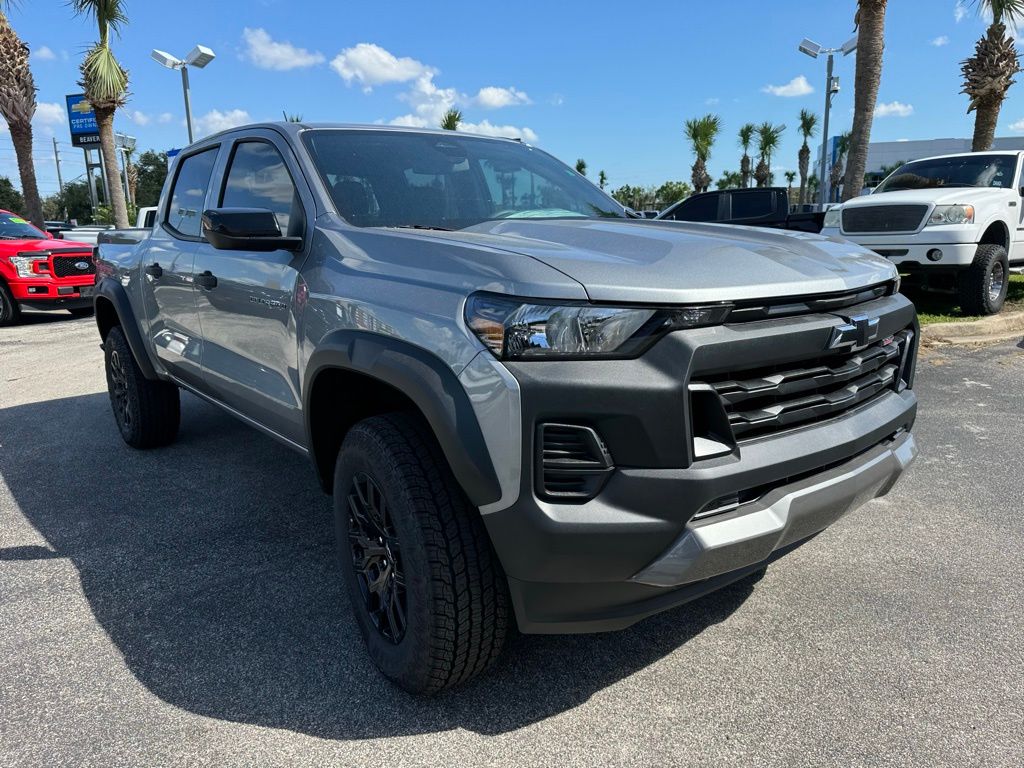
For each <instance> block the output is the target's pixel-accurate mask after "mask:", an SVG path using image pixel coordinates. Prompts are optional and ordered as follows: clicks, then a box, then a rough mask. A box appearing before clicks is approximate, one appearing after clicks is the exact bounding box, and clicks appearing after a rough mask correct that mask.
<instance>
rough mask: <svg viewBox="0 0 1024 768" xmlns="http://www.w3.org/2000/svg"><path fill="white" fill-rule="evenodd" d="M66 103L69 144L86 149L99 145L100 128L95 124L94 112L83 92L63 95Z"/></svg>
mask: <svg viewBox="0 0 1024 768" xmlns="http://www.w3.org/2000/svg"><path fill="white" fill-rule="evenodd" d="M64 99H65V101H67V105H68V125H69V126H70V127H71V144H72V145H73V146H76V147H84V148H86V149H89V148H96V149H99V147H100V128H99V126H98V125H97V124H96V113H95V112H93V111H92V105H91V104H90V103H89V101H88V99H86V98H85V94H82V93H74V94H71V95H69V96H65V97H64Z"/></svg>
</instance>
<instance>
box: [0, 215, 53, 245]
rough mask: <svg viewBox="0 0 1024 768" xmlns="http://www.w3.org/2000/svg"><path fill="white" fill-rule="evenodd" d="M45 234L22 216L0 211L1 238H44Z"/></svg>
mask: <svg viewBox="0 0 1024 768" xmlns="http://www.w3.org/2000/svg"><path fill="white" fill-rule="evenodd" d="M44 237H45V235H44V234H43V233H42V232H40V231H39V230H38V229H36V228H35V227H33V226H32V225H31V224H29V223H28V222H27V221H25V219H23V218H21V217H20V216H15V215H14V214H13V213H0V240H42V239H43V238H44Z"/></svg>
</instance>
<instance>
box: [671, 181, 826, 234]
mask: <svg viewBox="0 0 1024 768" xmlns="http://www.w3.org/2000/svg"><path fill="white" fill-rule="evenodd" d="M790 207H791V206H790V203H789V191H788V190H787V189H786V188H785V187H751V188H749V189H720V190H715V191H714V192H702V193H700V194H699V195H690V197H687V198H685V199H683V200H680V201H679V202H678V203H675V204H674V205H670V206H669V207H668V208H666V209H665V210H664V211H662V212H661V213H660V214H658V216H657V218H658V219H659V220H662V221H703V222H708V223H715V224H737V225H743V226H746V227H769V228H772V229H791V230H796V231H798V232H818V231H820V230H821V224H822V221H823V219H824V216H825V214H824V213H815V212H806V213H805V212H799V213H791V212H790Z"/></svg>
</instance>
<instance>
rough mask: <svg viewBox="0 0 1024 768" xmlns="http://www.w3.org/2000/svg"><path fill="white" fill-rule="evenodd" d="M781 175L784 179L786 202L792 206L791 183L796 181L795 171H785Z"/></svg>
mask: <svg viewBox="0 0 1024 768" xmlns="http://www.w3.org/2000/svg"><path fill="white" fill-rule="evenodd" d="M783 175H784V176H785V177H786V200H787V201H788V202H789V203H791V204H792V202H793V182H794V181H796V171H786V172H785V174H783Z"/></svg>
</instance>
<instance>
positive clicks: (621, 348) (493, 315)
mask: <svg viewBox="0 0 1024 768" xmlns="http://www.w3.org/2000/svg"><path fill="white" fill-rule="evenodd" d="M731 309H732V305H731V304H709V305H702V306H690V307H678V308H674V309H650V308H642V307H605V306H599V305H595V304H585V303H582V302H581V303H578V304H576V303H564V302H563V303H548V302H544V301H531V300H522V299H515V298H511V297H506V296H495V295H493V294H484V293H478V294H474V295H473V296H470V297H469V300H468V301H467V302H466V324H467V325H468V326H469V327H470V329H471V330H472V331H473V333H475V334H476V336H477V338H479V339H480V341H482V342H483V343H484V345H485V346H486V347H487V348H488V349H489V350H491V352H493V353H494V355H495V356H496V357H498V358H499V359H502V360H526V359H544V360H550V359H574V358H593V357H635V356H636V355H638V354H640V353H641V352H642V351H643V350H644V349H646V348H647V347H648V346H650V345H651V344H653V343H654V342H655V341H656V340H657V339H658V338H659V337H661V336H662V335H664V334H665V333H668V332H669V331H673V330H677V329H680V328H697V327H700V326H705V325H717V324H718V323H720V322H722V321H723V320H724V319H725V318H726V316H728V314H729V311H730V310H731Z"/></svg>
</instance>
